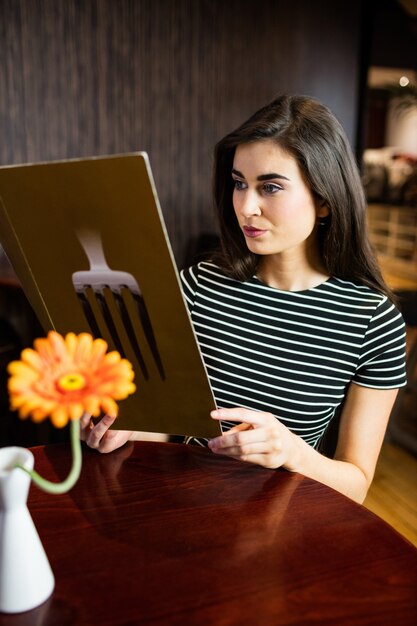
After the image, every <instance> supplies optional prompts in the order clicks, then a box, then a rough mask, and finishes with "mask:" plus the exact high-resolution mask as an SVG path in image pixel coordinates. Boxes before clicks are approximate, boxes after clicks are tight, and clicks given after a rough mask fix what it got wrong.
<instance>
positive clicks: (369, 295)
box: [325, 276, 388, 307]
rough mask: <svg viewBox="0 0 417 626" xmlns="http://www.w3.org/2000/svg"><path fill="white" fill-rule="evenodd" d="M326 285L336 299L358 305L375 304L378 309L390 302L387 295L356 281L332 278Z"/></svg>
mask: <svg viewBox="0 0 417 626" xmlns="http://www.w3.org/2000/svg"><path fill="white" fill-rule="evenodd" d="M325 285H326V288H328V290H329V292H331V293H332V294H333V295H334V297H335V298H336V299H337V298H341V299H346V300H351V301H352V302H353V301H355V302H357V303H363V304H373V305H374V306H376V307H377V306H379V305H381V304H383V303H384V302H386V301H387V300H388V298H387V296H386V295H385V294H383V293H381V292H380V291H378V290H377V289H375V288H374V287H370V286H369V285H365V284H363V283H360V282H358V281H354V280H348V279H344V278H339V277H337V276H332V278H331V279H330V280H329V281H327V283H325Z"/></svg>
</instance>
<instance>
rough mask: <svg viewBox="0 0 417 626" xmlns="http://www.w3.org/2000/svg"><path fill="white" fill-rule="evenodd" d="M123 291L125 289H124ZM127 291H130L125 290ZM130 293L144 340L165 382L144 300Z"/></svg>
mask: <svg viewBox="0 0 417 626" xmlns="http://www.w3.org/2000/svg"><path fill="white" fill-rule="evenodd" d="M124 289H127V288H126V287H125V288H124ZM127 291H130V289H127ZM130 293H131V294H132V296H133V298H134V300H135V302H136V305H137V308H138V312H139V317H140V321H141V323H142V327H143V330H144V333H145V336H146V339H147V341H148V344H149V347H150V349H151V352H152V355H153V358H154V361H155V363H156V366H157V368H158V371H159V375H160V377H161V379H162V380H165V372H164V367H163V365H162V360H161V357H160V355H159V351H158V346H157V343H156V339H155V335H154V332H153V329H152V324H151V320H150V318H149V314H148V311H147V308H146V304H145V301H144V299H143V298H142V296H140V295H139V294H136V293H132V292H131V291H130Z"/></svg>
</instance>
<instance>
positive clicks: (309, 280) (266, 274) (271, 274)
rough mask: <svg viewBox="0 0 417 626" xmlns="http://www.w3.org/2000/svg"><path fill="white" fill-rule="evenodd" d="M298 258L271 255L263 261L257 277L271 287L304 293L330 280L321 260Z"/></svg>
mask: <svg viewBox="0 0 417 626" xmlns="http://www.w3.org/2000/svg"><path fill="white" fill-rule="evenodd" d="M314 256H315V257H317V258H314V259H312V258H297V257H295V258H294V257H291V255H281V254H277V255H271V256H266V257H263V258H262V259H261V262H260V264H259V267H258V271H257V274H256V275H257V277H258V279H259V280H261V281H262V282H263V283H265V284H266V285H268V286H269V287H274V288H275V289H280V290H282V291H304V290H306V289H312V288H313V287H317V285H320V284H321V283H323V282H324V281H326V280H327V279H328V278H329V274H328V273H327V272H326V269H325V267H324V265H323V263H322V262H321V259H320V258H319V255H314Z"/></svg>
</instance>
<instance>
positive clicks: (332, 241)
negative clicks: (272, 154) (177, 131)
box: [214, 95, 395, 300]
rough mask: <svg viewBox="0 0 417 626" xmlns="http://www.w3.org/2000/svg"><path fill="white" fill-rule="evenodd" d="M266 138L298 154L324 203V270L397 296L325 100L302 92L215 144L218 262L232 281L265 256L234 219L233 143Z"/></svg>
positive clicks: (358, 181)
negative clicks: (386, 279) (369, 230)
mask: <svg viewBox="0 0 417 626" xmlns="http://www.w3.org/2000/svg"><path fill="white" fill-rule="evenodd" d="M267 139H269V140H273V141H276V142H277V144H278V145H279V146H280V147H281V148H282V149H284V150H286V151H287V152H288V153H289V154H291V155H292V156H293V157H294V158H295V159H296V160H297V162H298V165H299V167H300V170H301V172H302V174H303V176H304V178H305V181H306V182H307V184H308V185H309V187H310V189H311V191H312V193H313V195H314V196H315V197H316V198H317V199H318V200H319V201H324V203H325V204H326V205H327V206H328V208H329V211H330V214H329V216H328V217H327V218H325V220H324V224H323V225H321V226H320V227H319V230H318V232H319V244H320V250H321V256H322V260H323V263H324V266H325V268H326V271H327V273H328V274H329V276H335V277H337V278H341V279H345V280H351V281H353V282H356V283H360V284H363V285H368V286H369V287H372V288H374V289H376V290H377V291H379V292H381V293H384V294H386V295H387V296H388V297H389V298H390V299H391V300H395V297H394V296H393V294H392V292H391V290H390V289H389V287H388V286H387V285H386V284H385V282H384V279H383V278H382V275H381V271H380V269H379V266H378V263H377V260H376V257H375V254H374V252H373V250H372V247H371V244H370V242H369V239H368V234H367V226H366V200H365V195H364V191H363V186H362V182H361V179H360V175H359V170H358V167H357V164H356V161H355V158H354V156H353V154H352V150H351V148H350V145H349V142H348V140H347V138H346V135H345V132H344V130H343V128H342V126H341V125H340V123H339V122H338V120H337V119H336V118H335V116H334V115H333V114H332V113H331V111H330V110H329V109H328V108H327V107H326V106H324V105H323V104H322V103H320V102H318V101H317V100H315V99H313V98H310V97H307V96H296V95H292V96H291V95H283V96H280V97H279V98H276V99H275V100H273V101H272V102H271V103H270V104H267V105H266V106H264V107H263V108H262V109H259V111H257V112H256V113H255V114H254V115H252V116H251V117H250V118H249V119H248V120H247V121H246V122H244V123H243V124H242V125H241V126H239V127H238V128H237V129H236V130H234V131H233V132H231V133H229V134H228V135H226V137H224V138H223V139H222V140H221V141H219V142H218V143H217V145H216V147H215V151H214V200H215V207H216V210H217V215H218V220H219V226H220V235H221V244H222V248H221V252H220V253H219V254H218V255H216V257H215V259H214V260H215V262H216V263H217V264H218V265H220V267H221V268H222V269H223V271H224V272H225V273H226V274H227V275H228V276H231V277H232V278H235V279H237V280H241V281H244V280H248V279H249V278H250V277H251V276H253V275H254V274H255V273H256V270H257V268H258V264H259V261H260V259H261V258H262V257H260V256H258V255H256V254H254V253H252V252H250V250H248V247H247V245H246V242H245V238H244V236H243V234H242V231H241V229H240V227H239V225H238V221H237V219H236V217H235V212H234V209H233V201H232V196H233V186H234V182H233V180H232V176H231V172H232V167H233V159H234V155H235V151H236V147H237V146H238V145H240V144H244V143H250V142H254V141H263V140H267Z"/></svg>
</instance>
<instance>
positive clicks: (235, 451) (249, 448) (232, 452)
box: [209, 441, 269, 459]
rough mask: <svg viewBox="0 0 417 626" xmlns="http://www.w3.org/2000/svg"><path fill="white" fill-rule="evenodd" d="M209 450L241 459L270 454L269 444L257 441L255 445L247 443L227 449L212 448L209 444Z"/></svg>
mask: <svg viewBox="0 0 417 626" xmlns="http://www.w3.org/2000/svg"><path fill="white" fill-rule="evenodd" d="M209 448H210V449H211V451H212V452H214V454H223V455H225V456H231V457H234V458H237V457H238V458H240V459H243V458H244V457H246V456H249V455H253V454H268V453H269V450H268V444H267V443H266V442H265V441H256V442H254V443H245V444H241V445H237V446H233V445H231V446H227V447H212V446H210V444H209Z"/></svg>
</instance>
